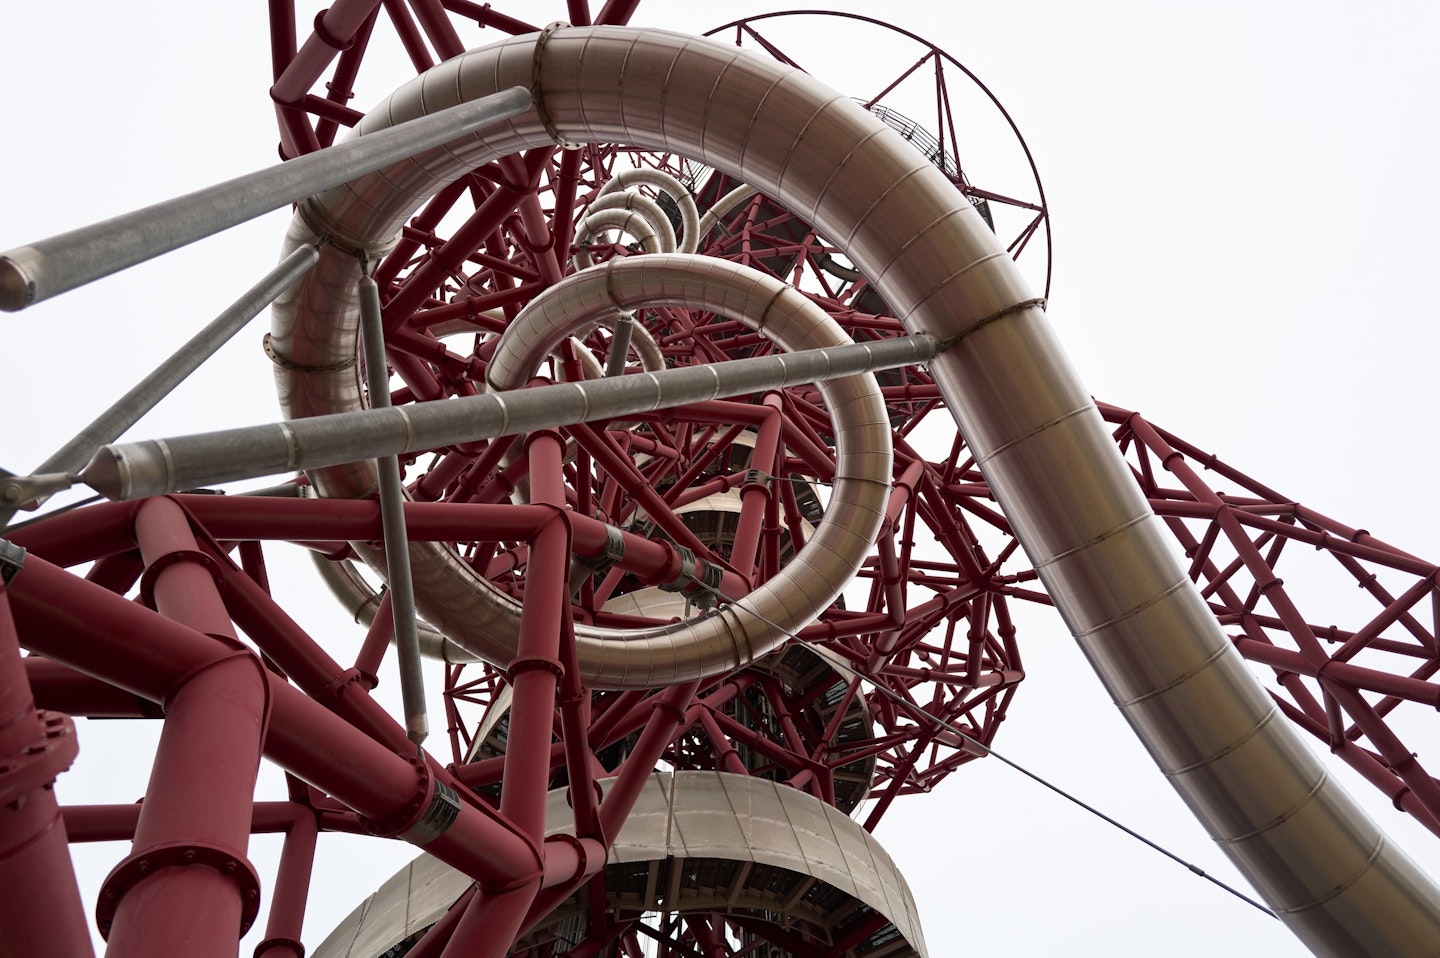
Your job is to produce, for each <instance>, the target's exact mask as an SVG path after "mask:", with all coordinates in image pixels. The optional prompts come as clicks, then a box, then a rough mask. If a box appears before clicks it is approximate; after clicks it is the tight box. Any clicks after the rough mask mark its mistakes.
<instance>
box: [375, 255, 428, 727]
mask: <svg viewBox="0 0 1440 958" xmlns="http://www.w3.org/2000/svg"><path fill="white" fill-rule="evenodd" d="M359 292H360V338H361V340H362V342H363V344H364V349H365V384H366V388H367V389H368V390H369V392H370V406H371V408H372V409H386V408H389V406H390V373H389V370H388V368H387V367H386V364H385V332H384V327H383V325H382V321H381V317H380V287H379V286H378V285H376V283H375V280H374V279H373V278H371V276H370V275H369V273H368V270H367V271H366V273H365V274H364V275H362V276H361V277H360V284H359ZM375 466H376V469H377V471H378V473H379V480H380V524H381V527H382V528H383V529H384V535H385V567H386V579H387V582H388V584H389V586H390V614H391V616H392V618H393V619H394V623H395V652H396V658H397V660H398V662H399V665H400V699H401V701H402V703H403V708H404V711H405V736H406V737H407V738H408V739H410V741H412V742H414V743H415V745H416V747H419V745H420V744H421V743H422V742H424V741H425V739H426V737H428V736H429V734H430V720H429V717H428V716H427V714H426V711H425V673H424V672H423V671H422V669H421V665H420V634H419V631H418V630H417V628H416V625H415V588H414V584H413V583H412V582H411V579H410V541H409V537H408V536H407V535H406V534H405V491H404V488H403V487H402V486H401V483H400V461H399V459H398V458H397V457H396V456H394V455H388V456H383V455H382V456H377V457H376V458H375Z"/></svg>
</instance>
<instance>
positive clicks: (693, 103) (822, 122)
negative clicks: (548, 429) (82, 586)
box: [277, 27, 1440, 955]
mask: <svg viewBox="0 0 1440 958" xmlns="http://www.w3.org/2000/svg"><path fill="white" fill-rule="evenodd" d="M537 78H538V79H537ZM530 82H535V86H536V96H537V98H539V99H540V101H541V102H542V104H543V109H544V119H543V121H542V120H541V118H540V117H538V116H531V117H528V118H525V119H522V120H512V121H510V122H509V123H507V124H504V125H503V127H497V128H496V129H495V130H493V131H491V132H490V133H488V134H486V135H485V136H482V137H480V138H477V141H476V142H475V144H474V148H473V149H467V150H463V151H459V152H458V153H457V154H456V155H455V156H454V162H453V163H452V164H451V165H450V166H448V167H446V168H440V167H439V166H436V167H433V168H431V169H428V170H425V171H423V173H422V172H421V171H419V170H417V169H414V168H407V169H406V170H401V171H388V172H386V173H385V174H383V175H376V176H372V177H366V178H362V179H361V180H359V181H357V182H355V183H352V184H350V185H348V186H346V187H344V188H342V189H340V190H337V191H334V192H332V193H330V194H327V195H326V196H323V197H319V198H317V199H316V200H314V201H313V202H312V203H310V204H307V207H306V208H307V209H311V208H312V207H313V208H314V209H313V210H312V211H323V212H324V214H325V215H326V216H329V217H332V218H333V220H334V221H335V222H342V223H345V224H347V225H348V226H350V227H353V228H354V230H355V235H360V236H366V237H373V238H377V239H378V238H383V237H386V236H390V235H393V233H394V231H395V229H397V228H398V226H399V224H401V223H403V222H404V221H405V219H406V218H407V217H408V216H409V215H411V213H412V212H413V211H414V210H415V209H416V208H418V206H419V204H420V202H421V199H418V198H417V197H426V196H430V195H432V194H433V193H434V192H435V190H436V189H438V188H439V186H441V185H443V184H444V183H445V182H448V181H449V180H450V179H453V178H454V177H455V176H458V175H460V174H461V173H462V172H463V171H464V170H466V169H469V168H472V167H473V166H476V165H479V164H481V163H484V162H488V161H489V160H490V159H493V158H495V157H498V156H503V155H506V154H509V153H513V152H516V151H518V150H521V149H526V148H530V147H536V146H543V145H548V144H551V143H553V142H556V140H557V139H558V140H566V141H570V142H623V143H627V144H633V145H635V146H637V147H640V148H642V149H653V150H661V151H670V152H675V153H679V154H681V155H685V156H689V157H693V158H695V159H697V160H699V161H701V162H703V163H706V164H708V165H710V166H712V167H714V168H716V169H719V170H722V171H724V172H726V173H728V174H730V175H731V176H735V177H737V178H739V179H740V180H741V181H743V182H745V183H749V184H753V185H754V186H755V187H756V188H757V189H759V190H760V191H761V192H763V193H765V194H766V195H769V196H773V197H775V198H776V200H777V201H779V202H780V203H782V204H783V205H785V206H786V207H787V208H789V209H790V210H792V211H793V212H794V213H795V214H796V215H798V216H800V217H801V218H802V219H805V220H806V221H808V222H811V223H813V224H814V225H815V226H816V227H817V228H818V229H819V230H820V231H821V232H822V233H823V234H824V235H825V236H827V237H828V238H830V239H831V240H832V241H834V242H835V243H836V244H837V245H838V246H839V247H840V248H841V249H843V250H844V251H845V252H846V254H847V256H848V258H849V259H850V260H851V261H852V262H853V263H854V264H855V265H856V266H857V268H859V269H860V270H861V272H863V273H864V274H865V275H866V276H867V277H868V278H869V279H870V280H871V281H872V282H873V283H874V285H875V287H876V289H877V291H878V292H879V293H880V294H881V295H882V296H883V297H884V299H885V301H886V302H887V303H889V304H890V306H891V307H892V308H893V309H894V310H895V314H896V315H897V316H900V317H903V318H904V320H905V323H906V325H907V327H908V328H909V329H911V330H912V331H916V332H928V333H930V334H932V335H934V336H935V337H936V338H937V339H939V340H941V341H946V340H950V339H958V342H957V344H956V346H955V348H953V349H951V350H950V351H949V352H947V353H946V354H945V355H944V356H942V357H940V358H939V359H937V360H936V361H935V362H934V363H933V364H932V371H933V372H934V374H935V376H936V380H937V382H939V383H940V386H941V389H942V391H943V393H944V395H945V397H946V401H947V404H948V406H949V407H950V409H951V411H952V413H953V414H954V415H955V417H956V420H957V423H958V424H959V426H960V428H961V431H962V432H963V433H964V435H965V437H966V440H967V441H968V442H969V443H970V446H971V448H972V449H973V450H974V451H975V453H976V456H977V459H978V460H979V461H980V462H981V463H983V466H982V468H983V469H984V471H985V474H986V477H987V479H988V480H989V482H990V484H991V487H992V488H993V489H994V490H995V492H996V495H997V496H998V497H999V498H1000V501H1001V503H1002V505H1003V506H1004V508H1005V510H1006V513H1007V515H1008V516H1009V517H1010V520H1011V522H1012V523H1013V525H1014V528H1015V530H1016V534H1017V536H1018V537H1019V538H1020V541H1021V542H1022V544H1023V545H1024V546H1025V548H1026V550H1027V552H1028V553H1029V555H1030V556H1031V557H1032V558H1033V559H1034V561H1035V563H1036V566H1037V568H1038V569H1039V570H1040V574H1041V576H1042V578H1043V580H1044V582H1045V585H1046V587H1047V589H1048V590H1049V592H1050V595H1051V596H1052V597H1053V598H1054V601H1055V603H1056V606H1057V608H1058V609H1059V610H1060V612H1061V615H1062V617H1063V618H1064V620H1065V622H1066V624H1067V625H1068V626H1069V627H1070V629H1071V630H1072V632H1073V633H1074V635H1075V636H1076V639H1077V641H1079V642H1080V644H1081V646H1082V647H1083V648H1084V649H1085V651H1086V653H1087V655H1088V656H1089V659H1090V661H1091V662H1092V664H1093V665H1094V666H1095V669H1096V671H1097V673H1098V674H1099V675H1100V677H1101V679H1102V681H1103V682H1104V683H1105V684H1106V686H1107V687H1108V688H1109V689H1110V692H1111V694H1112V696H1113V697H1114V698H1115V700H1116V702H1117V703H1119V705H1120V707H1121V709H1122V711H1123V713H1124V714H1125V716H1126V718H1127V719H1128V720H1129V721H1130V723H1131V726H1132V728H1133V729H1134V730H1135V731H1136V733H1137V734H1138V735H1139V736H1140V738H1141V739H1142V741H1144V742H1145V744H1146V746H1147V747H1148V749H1149V750H1150V752H1151V754H1152V755H1153V756H1154V757H1155V760H1156V762H1157V763H1158V764H1159V765H1160V767H1161V769H1162V771H1164V773H1165V774H1166V775H1167V776H1168V777H1169V779H1170V781H1171V782H1172V783H1173V784H1174V786H1175V788H1176V789H1177V791H1178V792H1179V793H1180V795H1181V796H1182V797H1183V798H1184V800H1185V801H1186V802H1187V804H1189V806H1190V807H1191V808H1192V809H1193V810H1194V812H1195V813H1196V815H1197V817H1198V818H1199V819H1200V821H1201V822H1202V823H1203V824H1204V825H1205V827H1206V829H1207V830H1208V831H1209V833H1210V834H1211V836H1212V837H1213V838H1214V839H1215V840H1216V841H1217V842H1218V843H1219V844H1220V846H1221V848H1222V849H1224V850H1225V851H1226V853H1227V854H1228V855H1229V856H1230V857H1231V859H1232V860H1233V861H1234V862H1235V864H1236V865H1237V867H1238V868H1239V869H1240V870H1241V872H1242V873H1244V874H1245V875H1246V876H1247V878H1248V879H1249V880H1250V881H1251V883H1252V884H1253V885H1255V887H1256V888H1257V890H1258V891H1259V892H1260V894H1261V896H1262V897H1263V898H1264V899H1265V900H1266V902H1267V903H1268V904H1269V905H1270V907H1271V908H1273V909H1274V910H1275V911H1276V913H1277V914H1279V915H1280V917H1281V918H1282V919H1283V920H1284V921H1285V922H1286V923H1287V924H1288V925H1289V927H1290V928H1291V929H1292V930H1293V931H1294V932H1295V933H1296V935H1297V936H1299V937H1300V938H1301V940H1302V941H1304V942H1305V944H1306V945H1308V946H1309V947H1310V948H1312V949H1313V950H1315V951H1316V952H1317V953H1319V954H1323V955H1351V954H1367V953H1368V954H1377V955H1379V954H1384V955H1411V954H1417V955H1418V954H1428V953H1430V952H1433V950H1434V949H1433V942H1435V941H1440V889H1437V888H1436V887H1435V885H1434V884H1433V883H1432V882H1431V881H1430V880H1429V879H1428V878H1427V877H1426V876H1425V875H1423V874H1422V873H1421V872H1420V871H1419V870H1418V869H1417V868H1416V867H1415V865H1414V864H1413V863H1412V862H1411V861H1410V860H1409V859H1408V858H1407V857H1406V856H1405V855H1404V853H1403V852H1402V851H1401V850H1400V849H1399V848H1398V847H1396V846H1394V845H1393V844H1390V843H1388V842H1387V841H1386V840H1385V838H1384V836H1383V835H1382V833H1381V832H1380V831H1379V830H1378V829H1377V828H1376V827H1375V825H1374V824H1373V823H1372V822H1371V821H1370V820H1369V818H1368V817H1367V816H1366V815H1365V814H1364V813H1363V812H1362V811H1361V810H1360V809H1359V808H1358V807H1356V806H1355V804H1354V803H1353V801H1352V800H1351V799H1350V798H1349V797H1348V796H1347V795H1346V794H1345V793H1344V790H1343V789H1342V788H1341V787H1340V786H1339V785H1338V784H1336V783H1335V782H1334V781H1333V780H1331V779H1329V778H1328V777H1327V776H1326V773H1325V771H1324V768H1323V767H1322V766H1321V765H1320V763H1319V761H1318V760H1317V759H1316V758H1315V757H1314V756H1313V755H1312V754H1311V752H1310V751H1309V750H1308V749H1307V748H1306V747H1305V745H1304V744H1303V743H1301V742H1300V741H1299V739H1298V737H1297V736H1296V734H1295V733H1294V732H1293V731H1291V730H1290V728H1289V727H1288V726H1287V724H1286V723H1285V721H1284V719H1283V717H1280V716H1279V715H1278V713H1277V711H1276V708H1275V706H1274V705H1273V703H1271V702H1270V701H1269V700H1268V699H1267V698H1266V697H1265V695H1264V694H1263V693H1262V692H1261V690H1260V689H1259V687H1258V686H1257V685H1256V683H1255V682H1254V680H1253V679H1252V678H1251V677H1250V676H1249V674H1248V672H1247V670H1246V668H1245V665H1244V663H1243V661H1241V659H1240V656H1239V655H1238V653H1236V652H1235V650H1234V649H1233V647H1232V646H1231V644H1230V642H1229V641H1228V639H1227V638H1226V636H1225V634H1224V632H1223V631H1222V630H1221V628H1220V626H1219V624H1218V623H1217V622H1216V621H1215V619H1214V617H1213V616H1212V615H1211V614H1210V613H1209V611H1208V609H1207V608H1206V606H1205V603H1204V602H1203V600H1202V599H1201V598H1200V596H1199V595H1198V593H1197V592H1196V590H1195V588H1194V587H1193V585H1192V584H1191V583H1190V582H1189V581H1188V579H1187V578H1186V577H1185V575H1184V570H1183V569H1182V568H1181V567H1180V566H1179V564H1178V563H1177V561H1176V560H1175V558H1174V556H1173V555H1172V554H1171V552H1170V548H1169V543H1168V542H1167V541H1166V540H1165V538H1164V537H1163V536H1162V534H1161V530H1160V529H1159V527H1158V523H1157V521H1156V520H1155V519H1154V517H1153V515H1152V514H1151V513H1150V511H1149V508H1148V506H1147V504H1146V502H1145V500H1144V499H1143V497H1141V496H1140V495H1139V492H1138V490H1137V489H1136V487H1135V484H1134V482H1133V481H1132V479H1131V477H1130V475H1129V473H1128V471H1127V470H1126V468H1125V465H1124V463H1123V461H1122V460H1121V458H1120V456H1119V454H1118V452H1117V450H1116V449H1115V447H1114V445H1113V443H1111V442H1110V438H1109V435H1108V432H1107V431H1106V429H1105V427H1104V423H1103V421H1102V420H1101V418H1100V416H1099V414H1098V412H1097V411H1096V410H1095V407H1094V405H1093V403H1092V402H1091V401H1090V398H1089V393H1088V391H1086V390H1085V389H1084V387H1083V385H1082V384H1081V383H1080V381H1079V378H1078V377H1077V376H1076V375H1075V373H1074V371H1073V369H1072V368H1071V366H1070V364H1069V362H1068V360H1067V359H1066V358H1065V357H1064V354H1063V351H1062V350H1061V348H1060V346H1059V344H1058V342H1057V340H1056V338H1055V336H1054V334H1053V332H1052V331H1051V330H1050V328H1049V325H1048V323H1047V321H1046V319H1045V317H1044V314H1043V312H1042V310H1041V309H1040V308H1039V305H1038V301H1037V300H1036V299H1035V297H1034V295H1033V294H1032V293H1031V292H1030V291H1029V290H1028V289H1026V288H1025V285H1024V283H1023V281H1022V280H1021V279H1020V277H1019V275H1018V273H1017V272H1016V270H1015V268H1014V265H1013V263H1012V262H1011V260H1010V257H1009V256H1008V255H1007V254H1006V252H1005V251H1004V250H1003V249H1001V248H999V246H998V245H997V243H996V240H995V238H994V236H993V234H991V233H990V231H989V229H988V228H987V227H986V226H985V224H984V222H983V220H981V218H980V216H979V215H978V214H977V213H976V212H975V211H974V210H972V209H971V208H970V205H969V204H968V203H967V202H965V201H964V198H963V197H961V196H960V195H959V194H958V193H957V192H956V191H955V188H954V186H953V185H952V184H951V183H950V182H949V181H948V180H947V179H946V178H945V176H944V175H943V174H942V173H941V172H940V171H939V170H938V169H936V168H935V167H934V165H933V164H931V163H930V162H929V161H928V160H927V159H925V157H923V156H921V155H920V154H919V153H917V152H916V151H915V150H913V149H912V148H911V147H910V146H909V145H908V144H906V143H905V142H904V141H903V140H901V139H900V138H899V137H898V136H897V135H896V134H895V133H894V132H893V131H890V130H888V129H887V128H886V127H885V125H884V124H883V123H882V122H881V121H879V120H878V119H876V118H874V117H872V116H870V115H868V114H867V113H866V112H865V111H864V110H863V109H861V108H860V107H858V106H857V105H855V104H854V103H852V102H851V101H850V100H849V98H848V97H845V96H842V95H841V94H838V93H835V92H834V91H831V90H829V89H827V88H825V87H824V86H822V85H821V84H819V83H817V82H816V81H815V80H813V79H812V78H810V77H807V76H805V75H803V74H800V73H798V72H795V71H791V70H789V69H787V68H785V67H782V66H780V65H778V64H774V63H771V62H766V61H763V60H761V59H760V58H757V57H753V56H750V55H749V54H747V53H746V52H744V51H740V50H736V49H734V48H727V47H722V46H720V45H717V44H713V43H711V42H709V41H705V40H701V39H697V38H693V37H683V36H677V35H673V34H668V33H664V32H662V31H658V30H645V31H638V30H629V29H624V28H615V27H584V28H571V29H561V30H558V31H555V32H553V33H550V34H549V35H548V36H547V38H546V41H545V43H544V44H543V46H542V47H539V48H538V49H537V44H536V38H535V37H533V36H531V37H516V38H513V39H510V40H506V41H504V42H502V43H499V44H496V45H494V46H491V47H487V48H485V49H483V50H479V51H475V52H472V53H470V54H467V55H466V56H463V57H457V58H455V59H453V60H449V61H446V62H445V63H443V64H441V65H439V66H437V67H436V68H435V69H433V70H431V71H430V72H429V73H427V74H426V75H425V76H424V77H422V78H420V79H419V80H417V81H414V82H412V83H410V84H408V85H406V86H405V87H402V88H401V89H400V90H399V91H397V93H396V94H394V95H393V96H392V98H391V100H390V103H389V105H388V106H387V109H394V108H396V107H397V106H400V107H402V108H404V109H410V110H417V109H418V104H419V103H420V102H421V100H422V91H423V98H424V99H425V101H426V102H427V103H428V102H429V95H430V93H431V92H432V91H433V92H435V93H437V94H439V93H440V92H441V91H447V90H448V91H459V90H464V91H465V95H467V96H478V95H481V94H483V93H485V92H488V91H490V90H492V89H495V88H497V87H500V86H507V85H510V84H514V83H530ZM447 102H448V101H447ZM383 123H384V120H383V117H382V119H379V120H377V121H376V125H383ZM292 235H294V233H293V231H292ZM323 265H324V263H323V254H322V266H323ZM1123 282H1124V273H1123V268H1122V267H1119V266H1117V285H1119V286H1123ZM315 293H316V295H315V297H314V299H312V300H310V301H308V302H307V303H306V305H305V308H304V309H303V310H302V311H301V312H300V313H299V314H298V315H297V314H295V313H291V314H289V315H288V316H283V317H280V319H279V320H278V321H277V333H278V334H280V335H283V336H285V337H290V338H291V339H292V340H293V341H295V342H301V341H304V342H305V348H304V349H303V350H302V352H305V353H307V355H310V356H314V357H315V359H314V360H311V359H308V358H307V359H304V360H301V361H302V362H305V363H306V364H313V365H317V366H318V365H321V362H320V360H321V359H323V358H324V357H326V356H327V355H328V356H330V357H332V358H331V360H330V361H331V362H334V361H337V360H336V359H334V358H333V357H335V356H338V358H339V361H344V360H346V359H348V358H352V357H353V356H354V326H353V319H352V318H349V314H350V313H351V312H352V310H351V306H350V305H348V304H345V303H344V302H340V301H327V300H326V298H325V297H323V296H322V295H321V291H320V290H319V288H318V287H317V288H316V291H315ZM625 378H632V377H625ZM616 381H618V380H606V382H616ZM331 385H334V383H326V382H318V381H317V382H314V383H312V382H307V381H305V380H304V379H303V378H299V377H297V378H296V379H295V381H293V382H292V381H287V382H285V383H282V393H283V395H284V396H285V397H286V402H292V401H295V402H297V403H298V404H299V405H300V406H303V405H305V403H306V402H307V401H308V400H309V399H311V398H314V397H317V396H326V397H328V399H330V400H335V401H336V403H337V406H336V407H335V408H343V407H344V405H345V403H346V402H348V400H347V399H345V398H344V396H343V395H342V391H341V390H338V389H336V390H331V391H328V392H327V389H328V388H329V387H330V386H331ZM305 391H308V394H305V395H302V392H305ZM529 391H530V390H526V392H529ZM444 405H453V403H446V404H444ZM323 411H329V410H326V409H325V408H324V407H323V404H322V405H321V406H320V407H313V406H312V407H310V408H306V409H302V410H300V411H299V412H298V414H300V415H310V414H313V413H316V412H323Z"/></svg>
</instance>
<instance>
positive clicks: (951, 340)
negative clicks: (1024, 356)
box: [935, 296, 1045, 354]
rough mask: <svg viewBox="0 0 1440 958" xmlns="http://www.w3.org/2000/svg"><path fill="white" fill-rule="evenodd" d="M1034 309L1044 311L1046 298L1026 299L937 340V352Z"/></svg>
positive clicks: (941, 351)
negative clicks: (1011, 317)
mask: <svg viewBox="0 0 1440 958" xmlns="http://www.w3.org/2000/svg"><path fill="white" fill-rule="evenodd" d="M1032 307H1039V308H1040V309H1044V308H1045V297H1043V296H1037V297H1036V298H1034V299H1026V300H1021V301H1020V302H1018V303H1012V304H1010V305H1009V306H1006V307H1005V308H1004V309H1001V310H997V311H996V312H993V313H991V314H990V315H989V316H985V317H983V318H981V319H979V320H977V321H976V322H973V323H971V324H970V325H969V326H966V327H965V328H964V329H963V330H961V331H960V332H958V333H956V334H955V335H954V336H947V337H946V338H945V339H940V340H936V342H935V352H936V353H937V354H939V353H943V352H945V351H946V350H947V349H949V348H950V347H951V346H954V345H955V344H956V343H958V342H959V341H960V340H962V339H964V338H965V337H966V336H969V335H970V334H971V333H973V332H975V331H976V330H978V329H980V328H982V327H984V326H989V325H990V324H991V323H993V322H996V321H997V320H1001V319H1004V318H1005V317H1006V316H1010V315H1013V314H1015V313H1021V312H1024V311H1025V310H1027V309H1030V308H1032Z"/></svg>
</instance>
